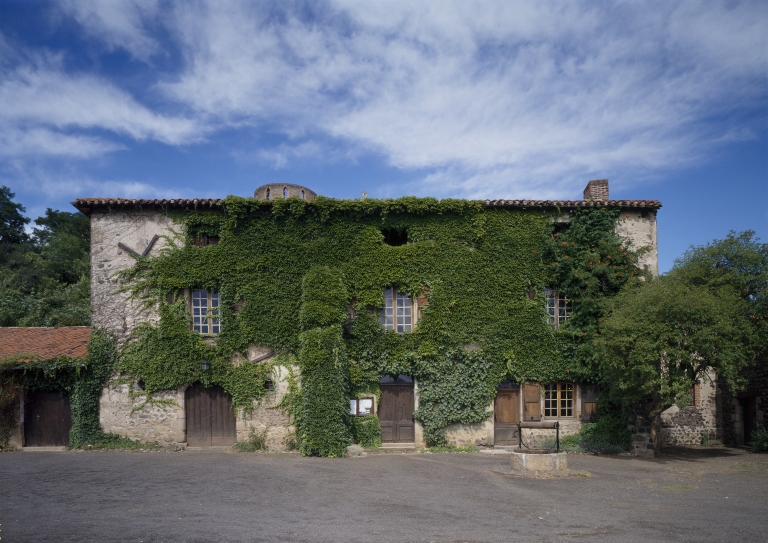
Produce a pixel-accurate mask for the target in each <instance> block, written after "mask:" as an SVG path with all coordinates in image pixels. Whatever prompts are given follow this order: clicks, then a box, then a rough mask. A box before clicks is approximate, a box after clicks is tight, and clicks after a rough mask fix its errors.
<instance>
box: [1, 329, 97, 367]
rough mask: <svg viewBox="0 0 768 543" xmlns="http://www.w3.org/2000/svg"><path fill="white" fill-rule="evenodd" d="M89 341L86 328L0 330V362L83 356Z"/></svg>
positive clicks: (89, 333)
mask: <svg viewBox="0 0 768 543" xmlns="http://www.w3.org/2000/svg"><path fill="white" fill-rule="evenodd" d="M90 338H91V328H90V327H89V326H62V327H61V328H0V360H3V359H4V358H7V357H9V356H15V355H19V354H30V355H37V356H38V357H39V358H40V360H48V359H50V358H55V357H57V356H71V357H80V356H85V354H86V353H87V351H88V340H89V339H90Z"/></svg>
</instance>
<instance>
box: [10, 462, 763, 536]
mask: <svg viewBox="0 0 768 543" xmlns="http://www.w3.org/2000/svg"><path fill="white" fill-rule="evenodd" d="M508 463H509V459H508V457H507V456H502V455H487V454H481V453H475V454H453V453H452V454H445V453H443V454H424V453H411V454H376V455H369V456H366V457H363V458H350V459H337V460H334V459H321V458H302V457H300V456H298V455H295V454H258V453H257V454H245V453H241V454H235V453H225V452H219V451H215V452H214V451H210V452H207V451H186V452H179V453H168V452H144V453H141V452H21V453H9V454H3V455H0V489H2V490H1V491H0V524H1V526H0V530H2V532H0V537H2V543H18V542H43V541H57V542H62V541H99V542H111V541H120V542H136V543H139V542H143V543H149V542H159V541H168V542H182V541H193V542H211V541H232V542H234V541H318V542H320V541H323V542H325V541H350V542H367V541H375V542H386V541H425V542H429V541H435V542H444V541H468V542H469V541H471V542H480V541H525V542H538V541H611V542H614V541H643V542H655V541H686V542H687V541H690V542H702V541H763V540H764V538H765V534H766V532H767V531H768V457H766V456H764V455H763V456H761V455H755V454H749V453H745V452H743V451H740V450H734V449H708V450H690V451H682V450H681V451H672V452H671V453H670V454H668V455H667V456H665V457H664V458H662V459H655V460H640V459H635V458H629V457H620V458H616V457H611V458H607V457H594V456H570V457H569V464H570V466H569V467H570V468H571V469H572V470H574V471H579V472H581V473H582V476H575V477H565V478H563V477H561V478H551V479H535V478H522V477H517V476H513V475H505V474H503V473H500V472H504V471H505V470H507V469H508V465H509V464H508Z"/></svg>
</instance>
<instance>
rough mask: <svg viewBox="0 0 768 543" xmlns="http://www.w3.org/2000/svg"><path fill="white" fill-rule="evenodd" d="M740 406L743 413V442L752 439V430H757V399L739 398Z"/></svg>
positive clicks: (747, 442)
mask: <svg viewBox="0 0 768 543" xmlns="http://www.w3.org/2000/svg"><path fill="white" fill-rule="evenodd" d="M741 408H742V412H743V413H744V443H745V444H749V442H750V441H752V432H754V431H755V430H757V401H756V399H755V398H744V399H743V400H741Z"/></svg>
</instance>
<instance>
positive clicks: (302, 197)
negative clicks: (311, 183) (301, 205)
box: [301, 190, 304, 200]
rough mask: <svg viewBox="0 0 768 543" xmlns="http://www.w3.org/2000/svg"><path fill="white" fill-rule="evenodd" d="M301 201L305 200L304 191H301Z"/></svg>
mask: <svg viewBox="0 0 768 543" xmlns="http://www.w3.org/2000/svg"><path fill="white" fill-rule="evenodd" d="M301 199H302V200H303V199H304V191H303V190H302V191H301Z"/></svg>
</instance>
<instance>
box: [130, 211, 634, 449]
mask: <svg viewBox="0 0 768 543" xmlns="http://www.w3.org/2000/svg"><path fill="white" fill-rule="evenodd" d="M617 213H618V212H617V211H615V210H596V209H593V210H586V211H583V212H582V211H579V212H576V213H573V214H572V216H571V227H570V228H561V227H559V226H556V224H557V223H556V219H557V217H558V216H559V215H560V214H559V213H554V212H545V211H541V210H524V209H492V208H487V207H484V206H483V205H482V203H481V202H478V201H466V200H442V201H438V200H436V199H434V198H413V197H408V198H400V199H397V200H334V199H330V198H323V197H318V198H317V199H315V200H314V201H312V202H307V201H303V200H299V199H297V198H289V199H286V200H276V201H272V202H268V201H258V200H255V199H250V198H239V197H234V196H230V197H228V198H227V199H226V200H224V201H223V202H222V203H221V205H220V206H219V208H218V210H214V211H189V212H184V213H180V212H176V213H174V214H173V218H174V219H175V220H176V222H177V224H179V232H178V234H177V235H175V236H170V237H168V238H167V239H168V241H169V243H168V244H167V247H166V248H165V249H164V250H163V251H162V253H161V254H160V255H159V256H156V257H153V258H144V257H138V258H137V262H136V265H135V266H134V267H133V268H131V269H128V270H126V271H124V272H122V274H121V279H122V280H123V282H124V284H125V285H126V288H127V289H129V290H130V292H131V294H132V295H133V296H134V297H135V298H136V299H140V300H143V301H144V302H145V303H147V304H148V305H149V306H154V307H156V308H157V311H158V314H159V317H160V319H159V321H158V322H157V323H146V324H142V325H139V326H138V327H137V328H136V329H135V330H134V333H133V335H132V337H131V338H130V341H129V342H128V344H127V346H126V347H125V349H124V350H123V353H122V363H121V364H120V365H119V369H120V371H121V372H123V375H124V377H126V378H130V379H134V380H141V381H142V382H143V385H144V390H143V391H141V392H135V393H136V394H140V395H143V396H144V401H157V400H154V399H153V394H154V393H155V392H159V391H161V390H166V389H174V388H176V387H178V386H181V385H184V384H189V383H192V382H194V381H201V382H203V383H204V384H206V385H210V384H213V383H217V384H220V385H222V386H223V387H224V388H225V390H227V391H228V392H230V393H231V394H232V395H233V398H234V403H235V404H236V405H239V406H241V407H243V408H245V409H246V410H247V409H249V406H250V405H252V401H253V400H254V399H256V400H258V399H260V398H261V397H262V396H263V395H264V389H263V386H262V384H263V382H264V379H265V377H267V376H268V375H270V372H271V371H272V364H270V363H263V362H262V363H251V362H247V361H241V362H239V363H236V364H233V363H232V356H233V353H235V354H236V353H240V355H241V357H242V356H244V355H245V352H246V349H247V347H248V345H252V344H258V345H261V346H264V347H268V348H271V349H273V350H275V351H277V352H284V353H288V355H293V356H298V365H299V367H300V369H301V376H300V379H301V388H299V385H298V376H295V377H294V381H293V382H294V385H293V389H292V391H291V392H289V395H288V396H287V397H286V398H284V401H283V402H282V404H281V405H282V407H283V408H284V409H286V410H287V412H289V413H290V414H291V415H292V416H293V417H294V422H295V424H296V426H297V435H298V437H299V441H300V447H301V450H302V452H303V453H304V454H321V455H339V454H342V452H343V451H342V446H346V444H348V443H349V441H350V439H351V437H350V436H353V435H357V436H358V440H359V439H360V437H359V436H360V428H358V427H357V425H358V424H363V423H358V422H352V421H350V418H349V417H348V416H347V412H346V410H347V408H348V404H347V401H346V400H347V398H348V397H349V395H358V394H361V393H373V394H378V393H379V384H378V383H379V377H380V376H381V375H382V374H392V375H396V374H410V375H413V376H414V377H415V378H416V379H417V380H418V382H419V397H420V400H419V408H418V410H417V411H416V413H415V417H416V418H417V419H418V420H420V421H421V422H422V423H423V425H424V429H425V435H426V439H427V443H428V444H429V445H440V444H444V443H445V435H444V428H445V426H446V425H448V424H451V423H456V422H462V423H469V422H479V421H482V420H484V419H486V418H487V417H488V416H489V415H490V413H488V412H487V411H486V410H487V408H488V406H489V405H490V404H491V401H492V399H493V396H494V394H495V389H496V386H497V385H498V383H499V382H500V381H501V380H503V379H505V378H509V379H514V380H517V381H518V382H520V381H523V380H532V381H540V382H550V381H553V380H559V379H568V380H576V379H584V380H590V379H595V378H596V377H595V375H594V370H593V366H592V365H591V362H590V360H589V357H588V356H583V355H579V356H578V357H576V358H575V359H571V358H570V356H566V357H564V356H563V352H568V353H571V352H572V351H575V350H578V349H579V348H581V347H582V346H583V345H584V344H586V340H583V339H582V338H585V337H587V330H590V331H591V329H592V328H590V327H594V326H596V324H595V322H596V318H597V317H596V316H597V315H599V310H598V309H595V308H594V307H596V302H594V303H593V299H597V298H599V297H600V296H607V295H610V294H611V293H613V292H614V291H615V289H618V288H621V286H622V284H623V282H625V279H624V277H625V275H626V277H635V276H636V275H637V270H636V269H635V266H634V263H633V261H632V260H631V259H632V258H635V256H634V255H632V253H630V252H629V251H627V250H626V249H625V248H624V247H623V245H622V243H621V240H620V239H618V238H617V237H615V235H614V234H613V226H614V222H615V220H616V218H617ZM388 232H397V233H398V235H399V236H401V237H402V238H407V243H405V244H403V245H399V246H392V245H388V244H387V243H386V242H385V239H386V238H385V234H386V233H388ZM203 233H204V234H207V235H210V236H218V237H219V243H218V244H217V245H210V246H206V247H198V246H195V244H194V243H192V241H193V239H194V237H196V236H198V235H200V234H203ZM563 242H565V243H564V244H563ZM558 243H559V245H558ZM609 257H610V258H609ZM608 262H609V263H610V264H607V263H608ZM614 265H615V266H618V267H615V268H614V267H613V266H614ZM624 266H626V267H624ZM551 284H553V285H556V286H560V287H561V288H563V289H565V291H566V292H568V293H569V294H571V293H573V294H572V295H573V296H579V297H584V298H585V300H586V302H585V304H584V305H583V306H581V305H580V304H581V302H579V304H577V307H578V308H579V309H578V310H577V311H578V312H579V313H578V315H579V318H578V319H577V318H576V317H574V326H573V329H572V330H571V332H569V333H570V335H568V333H566V332H565V331H562V332H557V333H556V332H555V331H553V330H552V329H551V328H550V327H549V326H548V324H547V322H546V318H545V313H544V300H543V291H542V288H541V287H543V286H544V285H551ZM388 287H396V288H397V289H398V291H400V292H407V293H408V294H410V295H411V296H412V297H413V298H418V299H419V300H420V307H421V308H422V311H421V316H420V318H419V322H418V325H417V326H416V327H415V329H414V330H413V331H412V332H407V333H404V334H397V333H395V332H394V331H392V330H384V329H383V328H382V326H381V325H380V324H379V322H378V316H377V311H378V309H379V308H381V307H382V306H383V303H384V300H383V292H384V290H385V289H386V288H388ZM189 288H203V289H212V290H217V291H219V293H220V297H221V303H222V306H221V309H220V314H221V319H222V331H221V333H220V334H219V335H218V337H217V338H216V339H215V341H214V340H213V339H212V338H206V337H203V336H200V335H199V334H197V333H195V332H192V331H191V330H190V325H189V316H188V315H187V314H186V312H185V309H184V308H185V302H184V301H179V302H176V303H172V304H169V303H167V302H166V301H165V300H166V297H167V296H168V295H169V294H176V293H178V292H179V291H180V290H181V289H189ZM532 288H533V289H534V290H535V292H536V295H535V296H534V299H530V298H529V296H528V293H529V291H530V290H531V289H532ZM580 300H581V298H580ZM239 301H242V303H238V302H239ZM593 306H594V307H593ZM236 307H237V308H238V309H239V310H237V311H236V309H235V308H236ZM576 323H578V326H579V327H580V328H579V327H576ZM574 334H575V336H574ZM587 339H588V337H587ZM204 357H205V358H206V359H207V360H208V361H209V362H210V366H211V369H210V370H209V371H208V372H204V371H202V370H201V364H200V361H201V360H202V359H203V358H204ZM139 405H142V404H141V403H140V404H139ZM320 429H322V431H323V432H324V433H325V434H326V435H324V436H321V435H320V433H318V432H320ZM365 439H369V438H368V437H366V438H365ZM373 442H375V439H373Z"/></svg>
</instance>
